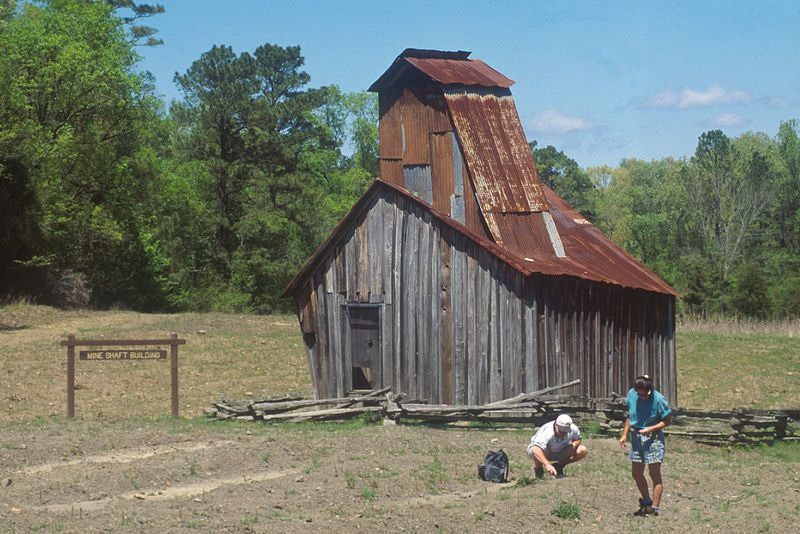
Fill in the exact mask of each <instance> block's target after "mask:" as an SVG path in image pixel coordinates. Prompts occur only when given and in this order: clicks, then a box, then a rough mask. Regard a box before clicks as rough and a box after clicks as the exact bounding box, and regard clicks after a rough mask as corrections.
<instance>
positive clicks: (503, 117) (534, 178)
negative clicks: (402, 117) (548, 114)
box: [444, 89, 547, 214]
mask: <svg viewBox="0 0 800 534" xmlns="http://www.w3.org/2000/svg"><path fill="white" fill-rule="evenodd" d="M444 95H445V99H446V101H447V106H448V109H449V110H450V115H451V116H452V118H453V123H454V124H455V127H456V133H457V135H458V138H459V141H460V142H461V147H462V150H463V151H464V156H465V158H466V160H467V164H468V166H469V170H470V174H471V176H472V178H473V180H474V184H475V189H476V193H477V195H478V201H479V203H480V207H481V210H482V211H483V213H484V214H485V213H523V212H532V211H543V210H546V209H547V204H546V202H545V199H544V194H543V192H542V189H541V182H540V181H539V176H538V174H537V173H536V168H535V166H534V164H533V157H532V156H531V153H530V149H529V148H528V144H527V142H526V141H525V134H524V132H523V131H522V124H521V123H520V120H519V115H517V111H516V108H515V107H514V103H513V101H512V100H511V96H510V94H508V92H507V91H502V90H495V91H488V90H485V91H476V90H463V89H462V90H449V89H446V90H445V92H444Z"/></svg>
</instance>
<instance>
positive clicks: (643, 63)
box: [140, 0, 800, 167]
mask: <svg viewBox="0 0 800 534" xmlns="http://www.w3.org/2000/svg"><path fill="white" fill-rule="evenodd" d="M161 1H162V3H163V4H164V6H165V8H166V10H167V11H166V13H164V14H162V15H158V16H156V17H154V18H152V19H151V20H150V21H148V23H149V24H151V25H153V26H155V27H156V28H158V29H159V37H161V38H162V39H164V41H165V44H164V45H163V46H160V47H155V48H144V49H140V53H141V55H142V56H143V60H142V62H141V64H140V66H141V68H142V69H144V70H149V71H150V72H152V73H153V74H154V75H155V77H156V85H157V88H158V91H159V92H160V93H161V94H162V95H163V96H164V97H165V99H166V100H167V101H169V100H171V99H173V98H180V94H179V92H178V90H177V89H176V87H175V85H174V83H173V81H172V78H173V76H174V74H175V72H180V73H183V72H185V71H186V69H187V68H189V66H190V65H191V64H192V62H193V61H194V60H196V59H197V58H199V57H200V55H201V54H202V53H203V52H205V51H207V50H209V49H210V48H211V46H212V45H214V44H225V45H229V46H232V47H233V48H234V50H236V51H237V52H244V51H253V50H254V49H255V48H256V47H258V46H259V45H261V44H264V43H272V44H278V45H281V46H290V45H299V46H300V47H301V50H302V53H303V56H304V57H305V59H306V64H305V70H306V72H308V74H309V75H310V76H311V84H310V86H312V87H318V86H321V85H329V84H336V85H338V86H339V87H341V88H342V90H344V91H348V92H349V91H364V90H366V89H367V87H369V85H370V84H371V83H372V82H373V81H375V80H376V79H377V78H378V76H380V75H381V74H382V73H383V72H384V70H386V68H387V67H388V66H389V65H390V64H391V62H392V61H393V60H394V58H395V57H396V56H397V55H398V54H399V53H400V52H401V51H402V50H403V49H404V48H434V49H442V50H470V51H472V56H471V57H473V58H479V59H482V60H483V61H485V62H486V63H488V64H489V65H491V66H493V67H494V68H495V69H497V70H499V71H500V72H502V73H503V74H505V75H506V76H508V77H509V78H511V79H513V80H515V81H516V84H515V85H513V86H512V87H511V91H512V94H513V96H514V99H515V101H516V104H517V109H518V111H519V113H520V117H521V119H522V123H523V126H524V127H525V132H526V134H527V136H528V139H529V140H533V139H536V140H537V141H538V143H539V145H540V146H544V145H548V144H552V145H554V146H556V147H557V148H558V149H560V150H563V151H564V152H565V153H567V155H569V156H571V157H572V158H573V159H575V160H576V161H577V162H578V164H580V165H581V166H582V167H589V166H594V165H611V166H616V165H618V164H619V162H620V160H621V159H623V158H640V159H645V160H650V159H660V158H662V157H667V156H672V157H676V158H680V157H684V156H691V155H692V153H693V152H694V148H695V146H696V144H697V138H698V137H699V136H700V134H702V133H703V132H705V131H707V130H710V129H715V128H719V129H721V130H723V131H724V132H725V133H726V134H728V135H729V136H737V135H739V134H741V133H743V132H746V131H761V132H764V133H766V134H768V135H770V136H774V135H775V133H776V132H777V130H778V126H779V124H780V122H781V121H782V120H788V119H792V118H797V119H800V2H798V1H796V0H794V1H788V0H784V1H768V2H763V1H762V2H755V1H753V2H744V1H734V0H730V1H700V0H695V1H689V2H684V1H675V0H673V1H669V2H663V1H661V2H649V1H639V2H611V1H608V2H570V1H557V0H551V1H549V2H540V1H526V2H523V1H497V0H483V1H475V2H473V1H469V0H461V1H450V0H434V1H432V0H428V1H417V0H402V1H392V2H384V1H372V2H368V1H347V0H339V1H333V0H330V1H322V0H319V1H302V0H296V1H280V0H260V1H255V0H228V1H223V0H161Z"/></svg>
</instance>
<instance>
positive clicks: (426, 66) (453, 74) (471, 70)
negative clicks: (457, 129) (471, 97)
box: [404, 57, 514, 88]
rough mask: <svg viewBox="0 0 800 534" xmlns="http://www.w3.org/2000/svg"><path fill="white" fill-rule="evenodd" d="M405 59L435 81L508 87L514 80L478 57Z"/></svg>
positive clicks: (445, 83) (446, 83) (447, 83)
mask: <svg viewBox="0 0 800 534" xmlns="http://www.w3.org/2000/svg"><path fill="white" fill-rule="evenodd" d="M404 59H405V61H407V62H408V63H410V64H411V65H413V66H414V67H416V68H417V69H419V70H421V71H422V72H424V73H425V74H427V75H428V76H430V77H431V79H432V80H433V81H435V82H438V83H441V84H444V85H449V84H461V85H477V86H481V87H503V88H509V87H511V86H512V85H513V84H514V80H512V79H510V78H507V77H505V76H503V75H502V74H500V73H499V72H497V71H496V70H494V69H493V68H492V67H490V66H489V65H487V64H486V63H484V62H483V61H481V60H480V59H467V60H458V59H428V58H416V57H407V58H404Z"/></svg>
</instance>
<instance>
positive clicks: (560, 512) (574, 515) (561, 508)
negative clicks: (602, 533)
mask: <svg viewBox="0 0 800 534" xmlns="http://www.w3.org/2000/svg"><path fill="white" fill-rule="evenodd" d="M550 514H551V515H554V516H556V517H558V518H559V519H569V520H570V521H577V520H579V519H580V518H581V509H580V508H579V507H578V503H577V502H569V501H561V502H560V503H558V506H556V507H555V508H553V509H552V510H551V511H550Z"/></svg>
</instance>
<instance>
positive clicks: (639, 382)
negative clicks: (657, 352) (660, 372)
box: [633, 375, 653, 393]
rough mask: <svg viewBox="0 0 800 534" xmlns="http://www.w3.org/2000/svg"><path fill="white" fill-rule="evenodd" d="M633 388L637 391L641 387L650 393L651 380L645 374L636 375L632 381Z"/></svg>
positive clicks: (651, 389) (651, 387) (651, 388)
mask: <svg viewBox="0 0 800 534" xmlns="http://www.w3.org/2000/svg"><path fill="white" fill-rule="evenodd" d="M633 389H635V390H637V391H638V390H640V389H643V390H645V391H646V392H648V393H650V392H652V391H653V380H652V379H651V378H650V377H649V376H647V375H641V376H637V377H636V380H634V382H633Z"/></svg>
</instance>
